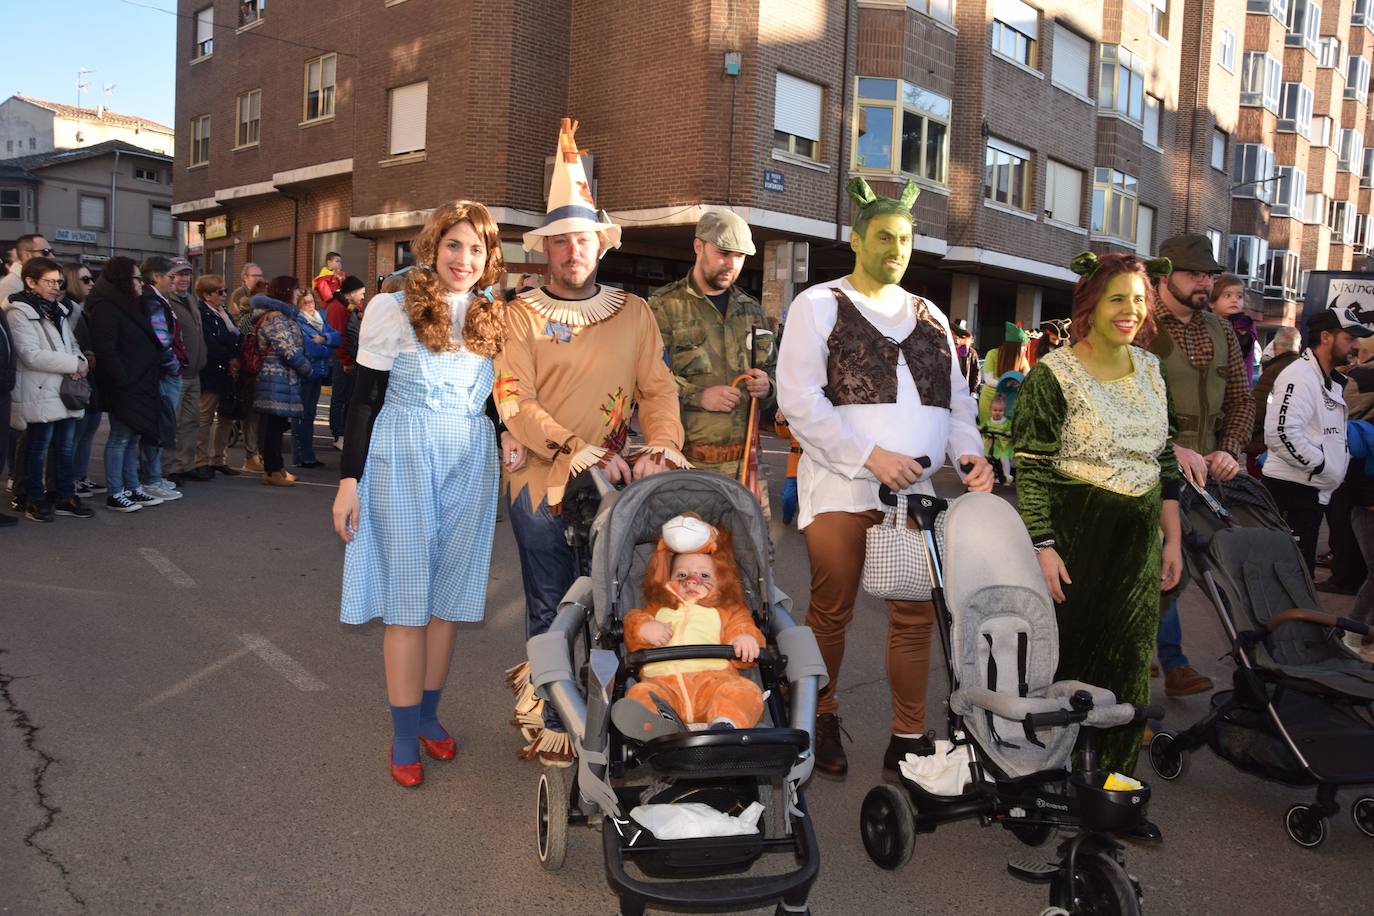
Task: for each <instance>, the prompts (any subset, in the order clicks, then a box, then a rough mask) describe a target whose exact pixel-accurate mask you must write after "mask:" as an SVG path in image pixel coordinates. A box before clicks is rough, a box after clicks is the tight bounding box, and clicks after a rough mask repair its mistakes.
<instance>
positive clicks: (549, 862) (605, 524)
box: [526, 471, 825, 916]
mask: <svg viewBox="0 0 1374 916" xmlns="http://www.w3.org/2000/svg"><path fill="white" fill-rule="evenodd" d="M600 489H601V491H602V493H601V502H600V508H599V509H598V510H597V511H596V512H595V516H594V518H593V520H592V521H591V523H590V528H589V530H588V531H587V532H586V536H585V538H583V537H581V536H579V535H580V533H579V532H573V531H570V532H569V534H570V543H572V544H573V546H574V547H575V548H577V549H581V550H585V549H587V548H590V551H591V574H590V575H589V576H583V577H581V578H579V579H578V580H577V582H575V583H574V584H573V586H572V588H571V589H570V590H569V591H568V594H567V596H566V597H565V598H564V599H563V601H562V602H561V604H560V605H559V611H558V616H557V618H556V619H555V621H554V624H553V627H552V628H551V629H550V630H549V632H548V633H545V634H543V635H540V636H536V637H534V638H532V639H530V640H529V642H528V643H527V644H526V651H527V654H528V658H529V665H530V677H531V681H532V683H533V685H534V688H535V690H536V692H537V693H538V694H539V695H540V696H541V697H543V698H544V700H545V701H547V702H549V703H552V704H553V705H554V707H555V708H556V709H557V710H558V714H559V715H560V716H561V717H562V720H563V722H564V724H565V725H566V727H567V729H568V732H569V735H570V736H571V738H572V740H573V743H574V745H575V748H576V759H575V761H574V764H573V766H572V767H569V768H557V767H545V768H544V769H543V770H542V772H541V774H540V778H539V790H538V802H537V831H538V832H537V839H538V851H539V858H540V861H541V862H542V863H543V865H544V866H545V867H546V868H549V869H556V868H559V867H561V865H562V863H563V857H564V853H565V851H566V846H567V842H568V825H569V824H578V825H584V826H589V827H599V828H600V830H601V838H602V848H603V850H604V853H605V860H606V874H607V877H608V879H609V881H610V883H611V886H612V888H613V889H614V891H615V892H616V894H617V895H618V897H619V903H620V912H621V913H622V914H624V916H639V914H641V913H643V912H644V910H645V907H646V906H662V907H668V908H672V909H677V910H689V911H708V910H709V911H721V910H741V909H747V908H752V907H758V906H761V905H768V904H776V906H777V912H778V913H798V914H800V913H808V912H809V909H808V907H807V899H808V896H809V894H810V889H811V885H812V883H813V882H814V881H815V879H816V874H817V871H818V870H819V867H820V857H819V854H818V852H817V849H816V835H815V831H814V830H813V828H812V825H811V819H810V817H809V815H808V813H807V806H806V800H805V798H804V796H803V794H802V792H801V788H800V787H801V784H802V783H803V782H804V781H805V780H806V778H807V777H808V776H809V775H810V773H811V767H812V763H813V761H812V756H811V746H812V737H813V733H814V729H815V717H816V699H817V694H818V693H819V690H820V688H821V686H822V679H823V678H824V677H825V665H824V662H823V661H822V659H821V656H820V650H819V649H818V648H817V646H816V640H815V637H814V636H813V635H812V633H811V631H810V629H808V628H806V627H801V626H797V625H796V624H795V623H794V622H793V621H792V618H791V617H790V616H789V614H788V608H789V605H790V600H789V599H788V598H787V596H786V595H784V594H782V593H781V592H780V591H778V590H777V589H776V588H774V586H773V576H772V573H771V571H770V570H769V567H768V539H767V531H766V527H765V523H764V518H763V514H762V512H761V510H760V509H759V505H758V503H757V502H755V500H754V498H753V497H752V496H751V495H750V493H749V491H748V490H746V489H745V488H744V487H742V486H740V485H739V484H737V483H736V482H734V481H733V480H730V479H729V478H726V477H723V476H721V475H718V474H707V473H702V472H696V471H674V472H672V473H667V474H658V475H655V476H653V477H649V478H646V479H644V480H641V481H638V482H636V483H634V484H632V485H630V486H629V487H627V488H625V489H624V490H622V491H620V492H616V491H614V490H611V489H610V488H609V487H607V486H605V485H604V479H602V480H601V485H600ZM684 512H694V513H696V514H698V515H699V516H701V518H702V519H704V520H705V521H706V522H708V523H710V524H711V525H714V526H716V527H717V528H725V529H729V530H730V531H731V532H732V533H733V540H734V547H735V560H736V561H737V563H738V566H739V573H740V579H741V580H742V582H743V585H744V594H745V599H746V604H747V606H748V609H749V611H750V612H751V613H752V615H753V618H754V621H755V623H756V624H757V625H758V628H759V630H760V631H761V632H762V633H763V634H764V636H765V637H766V640H767V645H766V647H764V649H763V650H762V651H761V653H760V655H759V658H758V665H757V669H756V672H757V677H758V678H759V681H760V686H761V688H762V689H763V690H764V691H766V700H765V708H764V716H763V721H762V722H761V723H760V724H759V725H758V726H757V727H754V728H738V729H731V730H728V731H714V730H711V731H682V732H679V733H675V734H669V735H663V736H661V737H656V738H653V739H651V740H648V741H642V742H641V741H637V740H632V739H630V738H627V737H626V736H623V735H621V734H620V733H619V732H618V731H617V730H616V729H615V727H614V726H613V724H612V721H611V707H612V705H613V704H614V703H615V702H616V701H617V700H618V699H620V698H622V697H623V696H624V695H625V691H626V689H627V687H628V686H629V685H630V684H632V683H634V681H635V680H636V679H637V678H638V677H639V675H640V670H641V668H643V667H644V666H645V665H648V664H651V663H654V662H664V661H679V660H684V659H707V658H709V659H719V658H732V657H733V650H732V649H731V648H730V647H729V646H722V645H702V646H695V645H681V646H668V647H664V648H656V649H644V650H640V651H638V652H634V653H629V652H627V651H626V650H625V647H624V639H623V629H622V624H623V621H624V618H625V615H626V614H627V613H628V612H629V611H631V610H632V609H634V608H637V607H639V606H640V605H641V603H642V596H641V595H640V583H641V580H642V577H643V575H644V568H645V563H646V562H647V560H648V557H649V555H650V554H651V552H652V550H653V547H654V544H655V543H656V541H657V539H658V537H659V532H660V529H661V528H662V526H663V524H664V523H665V522H667V521H668V520H669V519H672V518H674V517H675V516H677V515H679V514H681V513H684ZM570 524H571V523H570ZM679 803H700V804H704V805H707V806H709V807H710V808H712V809H715V811H718V812H720V813H722V814H725V815H739V814H741V813H742V812H746V811H747V810H748V809H750V808H751V806H753V805H754V804H755V803H761V804H762V805H763V814H762V816H761V819H760V820H759V822H758V828H759V829H758V830H757V831H754V832H752V833H748V834H744V835H736V836H709V837H692V838H678V839H660V838H658V837H656V836H655V835H654V833H653V832H651V831H650V830H649V829H647V828H646V827H645V826H644V825H643V824H640V823H639V822H637V821H636V820H635V819H634V817H633V816H632V814H631V812H632V811H633V810H634V809H635V808H636V807H637V806H640V805H673V804H679ZM754 811H755V816H757V809H754ZM764 853H779V854H785V855H788V856H790V857H792V859H793V860H794V862H795V867H791V868H785V869H784V870H779V869H777V868H771V869H770V868H764V867H763V866H762V865H760V867H758V868H755V865H756V863H757V862H758V861H759V860H760V859H761V858H762V857H763V854H764ZM760 872H762V873H760Z"/></svg>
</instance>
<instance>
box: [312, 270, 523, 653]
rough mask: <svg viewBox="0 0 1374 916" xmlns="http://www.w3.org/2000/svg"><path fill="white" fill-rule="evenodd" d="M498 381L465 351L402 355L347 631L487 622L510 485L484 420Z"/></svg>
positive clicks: (376, 430)
mask: <svg viewBox="0 0 1374 916" xmlns="http://www.w3.org/2000/svg"><path fill="white" fill-rule="evenodd" d="M395 295H396V299H397V301H398V302H400V301H402V297H401V294H399V293H397V294H395ZM406 331H407V333H409V334H410V335H411V339H412V340H414V339H415V332H414V330H413V329H411V328H410V327H409V326H408V325H407V326H406ZM492 378H493V374H492V368H491V360H489V359H486V358H484V357H480V356H474V355H472V354H471V353H467V352H459V353H432V352H430V350H429V348H428V347H425V346H420V345H417V346H416V347H415V352H413V353H398V354H397V355H396V361H395V363H394V364H393V365H392V368H391V377H390V379H389V380H388V382H387V386H386V396H385V401H384V404H383V407H382V409H381V412H380V413H379V414H378V415H377V420H376V423H375V425H374V426H373V428H372V442H371V445H370V447H369V449H368V452H367V464H366V469H365V470H364V471H363V476H362V478H361V479H360V480H359V481H358V504H359V509H360V511H359V515H358V533H357V536H356V537H355V538H354V539H353V542H352V543H350V544H349V545H348V547H347V550H346V551H345V554H344V580H343V607H342V611H341V613H340V615H339V616H340V619H341V620H342V621H343V622H344V623H367V622H368V621H369V620H374V619H376V618H378V617H380V618H382V620H383V621H384V622H385V623H386V624H387V625H388V626H392V625H400V626H406V627H423V626H427V625H428V624H429V619H430V617H438V618H439V619H440V620H447V621H461V622H464V623H471V622H474V621H478V620H481V619H482V616H483V612H484V611H485V609H486V600H487V579H488V571H489V569H490V566H491V544H492V530H493V528H494V527H495V524H496V485H497V480H498V479H499V477H500V474H499V471H498V468H497V464H496V460H497V459H496V441H495V439H496V435H495V432H494V431H493V429H492V425H491V420H489V419H488V418H487V415H486V412H485V405H486V401H487V398H489V397H490V396H491V383H492Z"/></svg>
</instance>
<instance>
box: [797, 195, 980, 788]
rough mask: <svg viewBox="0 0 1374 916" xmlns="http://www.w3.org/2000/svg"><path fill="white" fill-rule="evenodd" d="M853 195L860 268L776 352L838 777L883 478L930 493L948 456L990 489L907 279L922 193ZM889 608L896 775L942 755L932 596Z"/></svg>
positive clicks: (822, 739)
mask: <svg viewBox="0 0 1374 916" xmlns="http://www.w3.org/2000/svg"><path fill="white" fill-rule="evenodd" d="M847 190H848V191H849V194H850V197H851V198H852V199H853V201H854V203H855V205H856V207H857V210H858V213H857V215H856V217H855V219H854V230H853V232H852V234H851V235H850V247H851V248H852V249H853V250H854V256H855V258H854V261H855V263H854V271H853V272H852V273H851V274H849V275H848V276H847V277H843V278H841V279H839V280H834V281H831V282H828V283H822V284H819V285H817V286H813V287H811V288H810V289H807V290H805V291H804V292H802V293H801V294H800V295H798V296H797V298H796V299H795V300H794V301H793V302H792V306H791V309H790V311H789V313H788V320H787V333H786V334H784V335H783V338H782V348H781V354H780V355H779V357H778V406H779V407H780V408H781V410H782V412H783V415H784V416H786V417H787V422H788V423H789V424H790V425H791V429H792V432H793V434H794V435H796V437H797V439H798V440H800V441H801V444H802V446H803V451H802V457H801V461H800V463H799V465H798V470H797V492H798V497H799V514H798V516H797V525H798V527H799V528H801V530H802V533H803V535H804V536H805V537H806V549H807V553H808V554H809V556H810V559H811V602H810V606H809V607H808V608H807V612H806V623H807V625H808V626H809V627H811V629H812V630H813V631H814V632H815V634H816V642H817V643H819V644H820V649H821V655H822V656H823V657H824V658H825V666H826V669H827V671H828V673H829V675H830V679H829V683H828V684H827V685H826V686H825V687H824V688H823V689H822V690H821V695H820V702H819V706H818V711H819V715H818V716H817V719H816V770H817V771H818V772H821V773H823V774H825V775H829V776H833V777H843V776H844V774H845V773H846V772H847V771H848V767H849V763H848V760H847V758H846V756H845V753H844V749H843V748H842V747H841V746H840V727H839V717H838V716H837V714H836V713H837V710H838V708H839V704H838V700H837V697H836V694H837V691H836V686H837V685H838V683H839V673H840V663H841V661H842V660H843V658H844V648H845V629H846V628H847V627H848V625H849V621H850V620H851V619H852V618H853V616H854V601H855V598H856V596H857V594H858V590H859V578H860V573H861V572H862V570H863V564H864V544H865V536H866V533H867V531H868V529H869V528H871V527H872V526H873V525H875V524H878V523H879V522H880V521H882V518H883V513H882V511H880V503H879V500H878V488H879V485H880V484H886V485H887V486H889V487H891V488H892V489H893V490H895V491H900V492H905V493H933V492H934V490H933V488H932V486H931V483H930V477H931V475H932V473H933V472H934V471H936V470H939V468H940V467H941V466H942V465H943V464H944V461H945V458H946V457H948V458H949V459H950V460H951V461H953V462H955V463H957V464H962V465H964V466H966V467H967V468H969V470H968V471H967V472H961V473H964V474H965V476H964V482H965V484H966V485H967V486H968V487H969V488H970V489H973V490H981V491H987V490H990V489H991V488H992V468H991V467H990V466H989V465H988V463H987V461H985V460H984V458H983V440H982V436H981V435H980V434H979V432H978V423H977V406H976V403H975V402H974V400H973V397H972V396H971V395H970V394H969V386H968V379H967V378H965V376H964V371H963V368H962V367H961V366H960V364H959V359H958V355H957V350H956V347H955V344H954V339H953V338H952V337H951V336H950V329H949V321H948V319H947V318H946V317H945V315H944V313H943V312H941V311H940V310H939V309H938V308H936V306H935V304H934V303H932V302H930V301H928V300H926V299H923V298H921V297H920V296H915V295H912V294H911V293H909V292H907V291H906V290H904V289H903V288H902V287H901V286H900V285H899V283H900V281H901V279H902V275H903V274H905V273H906V267H907V261H908V260H909V259H910V257H911V245H912V239H913V236H914V228H913V223H912V218H911V206H912V204H913V203H915V201H916V195H917V194H918V193H919V192H918V190H917V188H916V186H915V184H913V183H911V182H908V183H907V184H906V186H905V187H904V188H903V190H902V193H901V197H900V199H896V200H894V199H892V198H887V197H878V196H877V195H875V194H874V193H873V191H872V190H871V189H870V188H869V186H868V183H867V182H865V181H864V180H863V179H861V178H856V179H854V180H852V181H851V182H850V183H849V185H848V186H847ZM922 458H926V459H929V461H930V464H931V466H930V467H929V468H928V469H927V468H924V467H922V465H921V462H920V461H919V460H918V459H922ZM887 610H888V637H887V673H888V680H889V681H890V682H891V687H892V709H893V720H892V736H891V739H890V741H889V743H888V747H887V751H886V753H885V754H884V756H883V763H884V766H885V768H887V769H892V770H895V769H897V764H898V762H899V761H900V760H901V759H902V758H903V757H904V756H905V755H906V754H908V753H917V754H930V753H933V752H934V746H933V744H932V743H931V742H930V741H929V739H928V738H927V737H926V736H925V735H924V734H923V732H924V731H925V694H926V679H927V675H928V672H929V670H930V640H931V629H932V626H933V624H934V620H935V616H934V609H933V607H932V605H931V604H930V603H929V602H924V601H889V602H887ZM866 667H871V662H870V663H869V666H866Z"/></svg>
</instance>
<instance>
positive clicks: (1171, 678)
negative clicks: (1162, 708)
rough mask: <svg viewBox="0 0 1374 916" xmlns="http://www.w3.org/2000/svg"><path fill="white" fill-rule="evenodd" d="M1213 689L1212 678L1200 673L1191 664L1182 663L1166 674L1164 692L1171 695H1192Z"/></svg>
mask: <svg viewBox="0 0 1374 916" xmlns="http://www.w3.org/2000/svg"><path fill="white" fill-rule="evenodd" d="M1211 689H1212V679H1211V678H1210V677H1205V676H1203V675H1201V674H1198V673H1197V672H1196V671H1194V670H1193V668H1192V666H1191V665H1182V666H1180V667H1178V668H1175V669H1174V670H1173V671H1168V672H1165V674H1164V693H1165V694H1167V695H1168V696H1171V697H1190V696H1192V695H1193V694H1195V693H1206V692H1207V691H1209V690H1211Z"/></svg>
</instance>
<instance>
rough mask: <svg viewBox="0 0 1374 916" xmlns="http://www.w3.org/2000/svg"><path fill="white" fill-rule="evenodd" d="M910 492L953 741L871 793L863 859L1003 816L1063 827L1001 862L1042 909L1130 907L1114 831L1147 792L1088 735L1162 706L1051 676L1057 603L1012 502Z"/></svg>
mask: <svg viewBox="0 0 1374 916" xmlns="http://www.w3.org/2000/svg"><path fill="white" fill-rule="evenodd" d="M883 497H884V499H885V500H887V499H890V497H891V494H889V493H887V492H884V493H883ZM909 499H910V505H909V507H908V512H909V514H910V516H911V518H912V519H913V521H914V522H915V523H916V525H917V526H918V528H919V529H920V532H921V538H922V541H923V543H924V547H925V550H924V551H923V552H924V553H925V555H926V556H925V561H926V562H927V563H928V564H929V573H930V581H931V582H932V583H933V587H932V589H931V600H932V601H933V602H934V604H935V608H936V615H935V616H936V621H937V624H936V625H937V628H938V632H939V634H940V641H941V644H942V645H943V647H944V649H945V652H944V655H945V661H946V667H947V669H948V672H949V678H950V688H951V692H950V696H949V704H948V706H949V734H950V737H951V739H952V740H951V741H950V742H948V743H947V742H943V741H941V742H937V743H936V753H935V755H934V757H933V758H931V757H926V758H917V757H915V756H908V758H907V760H906V761H904V762H903V764H902V767H901V777H900V787H899V786H897V785H890V784H887V785H880V786H877V787H875V788H874V789H872V790H871V791H870V792H869V793H868V795H867V797H866V798H865V799H864V802H863V808H862V812H861V815H860V832H861V835H862V838H863V843H864V847H865V849H866V850H867V851H868V854H869V857H870V858H872V859H873V861H874V862H875V863H876V864H878V865H880V866H882V867H883V868H889V869H891V868H897V867H899V866H901V865H902V864H903V863H905V862H906V861H907V860H908V859H909V858H910V857H911V854H912V849H913V846H914V842H915V835H916V834H917V833H930V832H932V831H934V830H935V829H936V828H937V827H939V826H940V825H941V824H944V823H948V822H950V821H956V820H963V819H966V818H977V819H978V820H979V821H981V822H982V823H983V824H984V825H985V826H986V825H991V824H1000V825H1001V826H1002V827H1004V828H1006V829H1007V830H1010V831H1011V833H1012V834H1013V835H1014V836H1015V837H1016V838H1017V839H1018V840H1020V841H1021V842H1023V843H1025V844H1027V845H1029V846H1039V845H1041V844H1043V843H1045V842H1046V841H1047V840H1048V839H1049V838H1050V836H1051V835H1052V834H1053V833H1054V832H1055V831H1056V830H1065V831H1068V836H1067V838H1066V839H1065V840H1064V841H1063V842H1062V843H1061V844H1060V846H1059V848H1058V856H1057V858H1056V859H1055V860H1053V861H1049V862H1043V861H1034V860H1029V859H1026V860H1014V861H1012V862H1009V863H1008V865H1007V869H1008V871H1010V872H1011V874H1012V875H1014V876H1016V877H1018V878H1021V879H1024V880H1027V881H1033V882H1044V883H1048V884H1049V885H1050V908H1049V909H1047V910H1045V913H1046V914H1049V913H1055V914H1060V916H1062V914H1064V913H1070V914H1074V916H1086V914H1136V913H1139V912H1140V907H1141V902H1142V901H1141V894H1140V884H1139V882H1137V881H1136V880H1135V879H1134V878H1133V877H1131V876H1130V875H1128V874H1127V872H1126V870H1125V868H1124V860H1123V855H1122V847H1121V845H1120V844H1119V843H1118V842H1116V840H1115V838H1114V837H1113V834H1117V833H1122V832H1128V831H1132V830H1137V829H1139V828H1141V827H1143V826H1144V825H1145V823H1146V820H1145V815H1146V806H1147V803H1148V801H1149V797H1150V790H1149V787H1148V786H1144V785H1142V784H1139V783H1137V782H1135V781H1134V780H1130V779H1125V780H1123V779H1120V778H1119V777H1117V776H1114V775H1113V774H1108V773H1106V772H1103V771H1101V770H1100V769H1099V767H1098V762H1097V752H1096V742H1095V740H1094V739H1095V735H1096V733H1097V731H1098V730H1100V729H1107V728H1112V727H1114V726H1118V725H1125V724H1128V723H1139V722H1142V721H1144V720H1145V719H1147V718H1159V717H1161V716H1162V711H1161V710H1160V709H1159V708H1158V707H1151V706H1143V707H1137V706H1133V705H1131V704H1129V703H1118V702H1116V698H1115V697H1114V696H1113V695H1112V693H1111V692H1110V691H1107V690H1103V689H1101V688H1099V687H1094V686H1091V685H1089V684H1084V683H1081V682H1078V681H1055V680H1054V673H1055V669H1056V668H1057V667H1058V664H1059V639H1058V635H1059V630H1058V626H1057V625H1056V622H1055V616H1054V605H1053V604H1052V603H1051V602H1050V598H1049V594H1048V591H1047V590H1046V587H1045V580H1044V577H1043V576H1042V574H1041V572H1040V565H1039V563H1037V562H1036V557H1035V549H1034V548H1033V547H1032V546H1031V542H1030V538H1029V536H1028V535H1027V534H1026V530H1025V528H1024V527H1023V526H1022V524H1021V520H1020V517H1019V516H1018V515H1017V513H1016V510H1015V509H1013V508H1012V507H1011V505H1010V504H1009V503H1007V502H1006V501H1004V500H1002V499H1000V498H998V497H996V496H993V495H991V494H988V493H969V494H966V495H964V496H961V497H959V498H958V499H956V500H954V501H953V502H946V501H945V500H943V499H939V498H937V497H934V496H922V495H916V496H912V497H909ZM946 510H948V511H946ZM937 535H942V537H940V536H937ZM941 541H943V547H941V545H940V542H941ZM1076 744H1078V745H1080V747H1079V754H1080V762H1079V765H1077V766H1075V765H1074V759H1073V756H1074V748H1075V745H1076ZM913 808H914V813H913Z"/></svg>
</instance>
